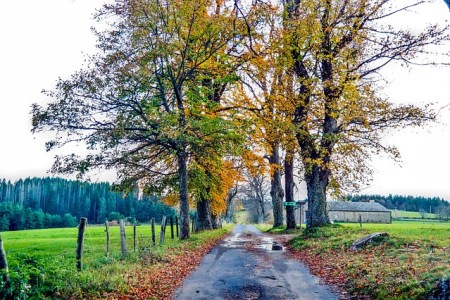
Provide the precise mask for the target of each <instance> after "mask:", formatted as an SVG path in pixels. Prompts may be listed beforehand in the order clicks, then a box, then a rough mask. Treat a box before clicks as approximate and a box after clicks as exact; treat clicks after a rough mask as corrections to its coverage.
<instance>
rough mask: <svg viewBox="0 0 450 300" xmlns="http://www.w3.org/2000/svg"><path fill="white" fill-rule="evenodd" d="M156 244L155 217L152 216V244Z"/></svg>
mask: <svg viewBox="0 0 450 300" xmlns="http://www.w3.org/2000/svg"><path fill="white" fill-rule="evenodd" d="M155 245H156V233H155V218H152V246H155Z"/></svg>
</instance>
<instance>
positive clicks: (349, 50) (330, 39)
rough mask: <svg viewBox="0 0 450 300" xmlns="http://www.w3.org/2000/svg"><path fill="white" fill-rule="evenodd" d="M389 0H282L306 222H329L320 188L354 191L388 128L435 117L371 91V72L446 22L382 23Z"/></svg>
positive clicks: (441, 31) (423, 47)
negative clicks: (305, 191) (416, 26)
mask: <svg viewBox="0 0 450 300" xmlns="http://www.w3.org/2000/svg"><path fill="white" fill-rule="evenodd" d="M426 2H428V1H417V2H412V3H410V4H406V5H405V6H399V5H401V4H398V1H393V0H364V1H359V0H343V1H341V0H313V1H299V0H285V1H283V3H284V5H285V6H284V8H285V13H284V17H285V19H286V21H285V24H286V27H285V28H286V32H285V35H284V38H285V39H286V41H285V44H286V45H289V47H287V48H286V50H287V51H286V52H285V55H286V56H287V57H289V59H288V61H289V62H290V66H288V67H289V68H290V69H291V70H292V72H293V73H294V74H295V76H296V86H295V92H296V97H295V98H296V101H295V111H294V123H295V127H296V128H295V130H296V131H295V133H296V138H297V140H298V142H299V145H300V153H299V154H300V157H301V160H302V163H303V167H304V170H305V171H304V178H305V181H306V184H307V189H308V212H309V215H308V220H307V221H308V226H310V227H315V226H320V225H324V224H327V223H328V222H329V219H328V215H327V211H326V194H327V191H330V190H331V189H334V190H335V191H339V190H340V189H342V188H354V189H358V188H359V186H360V184H361V182H362V183H364V181H365V180H367V178H368V177H369V176H368V175H370V169H369V168H368V166H367V160H368V159H369V158H370V157H371V156H372V155H373V154H378V153H380V152H387V153H388V154H390V155H392V157H394V158H397V157H398V155H399V154H398V151H397V149H396V148H395V147H392V146H387V145H384V144H383V141H382V139H381V134H382V133H383V132H385V131H386V130H388V129H392V128H400V127H404V126H411V125H413V126H414V125H418V126H420V125H423V124H424V122H426V121H428V120H431V119H433V118H434V117H435V115H434V114H433V113H432V112H431V111H429V110H428V109H427V107H425V108H419V107H416V106H413V105H395V104H394V103H393V102H391V101H389V100H388V99H383V98H382V97H380V96H379V94H378V93H377V92H378V91H377V84H376V82H375V81H374V78H375V76H377V75H379V74H378V71H379V70H380V69H381V68H383V67H384V66H386V65H388V64H389V63H391V62H394V61H399V62H402V63H404V64H406V65H408V64H410V63H412V62H413V61H414V59H415V58H417V56H418V54H423V53H426V51H427V46H430V45H436V44H440V43H442V42H443V41H447V40H448V27H445V28H439V27H438V26H436V25H429V26H428V27H426V28H423V30H421V31H419V32H418V31H414V32H413V31H412V30H408V29H404V28H402V29H395V28H394V27H393V26H389V25H386V24H388V22H389V19H392V18H395V17H396V16H397V15H399V14H400V13H402V12H403V11H405V10H408V9H411V8H414V7H418V6H419V5H421V4H423V3H426ZM327 189H328V190H327Z"/></svg>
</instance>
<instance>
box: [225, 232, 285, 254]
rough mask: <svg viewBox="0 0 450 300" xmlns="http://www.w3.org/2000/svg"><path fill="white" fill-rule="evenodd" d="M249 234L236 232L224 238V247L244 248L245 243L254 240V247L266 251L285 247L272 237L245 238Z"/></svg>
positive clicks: (280, 249)
mask: <svg viewBox="0 0 450 300" xmlns="http://www.w3.org/2000/svg"><path fill="white" fill-rule="evenodd" d="M248 236H251V235H250V234H244V235H242V234H240V233H238V234H236V235H234V236H231V237H228V238H226V239H225V240H224V241H225V243H224V245H223V246H224V247H228V248H244V247H245V245H246V244H247V243H253V242H256V245H255V248H257V249H262V250H266V251H284V250H285V247H283V246H282V245H281V244H279V243H277V242H274V240H273V238H270V237H263V238H257V240H253V239H249V238H246V237H248Z"/></svg>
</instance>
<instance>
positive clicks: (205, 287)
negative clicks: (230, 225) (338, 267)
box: [174, 225, 338, 300]
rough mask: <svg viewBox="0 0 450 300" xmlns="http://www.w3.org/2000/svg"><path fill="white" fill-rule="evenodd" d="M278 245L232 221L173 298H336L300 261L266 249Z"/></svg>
mask: <svg viewBox="0 0 450 300" xmlns="http://www.w3.org/2000/svg"><path fill="white" fill-rule="evenodd" d="M281 246H282V245H279V244H274V242H273V239H272V238H271V237H270V236H269V235H265V234H262V233H261V232H260V231H259V230H258V229H256V228H255V227H254V226H252V225H236V226H235V228H234V229H233V232H232V234H231V235H230V236H229V237H228V238H226V239H225V240H224V241H222V242H221V244H219V245H218V246H216V247H215V248H214V249H213V250H212V251H211V252H210V253H208V254H207V255H206V256H205V257H204V258H203V259H202V262H201V265H200V266H199V267H198V268H197V269H196V270H195V271H194V272H192V273H191V275H189V277H188V278H187V279H186V280H185V282H184V284H183V286H182V287H181V288H179V289H178V290H177V291H176V293H175V296H174V299H176V300H185V299H186V300H188V299H189V300H191V299H202V300H203V299H205V300H212V299H225V300H231V299H245V300H250V299H255V300H256V299H258V300H275V299H280V300H281V299H304V300H309V299H323V300H333V299H338V297H337V296H336V295H335V294H333V293H332V292H331V290H330V289H329V288H328V287H327V286H324V285H321V284H320V282H319V279H318V278H317V277H315V276H313V275H311V274H310V273H309V271H308V269H307V268H306V267H305V266H304V265H303V264H301V263H300V262H298V261H296V260H293V259H290V258H288V256H287V255H286V253H284V251H283V250H272V249H275V248H281Z"/></svg>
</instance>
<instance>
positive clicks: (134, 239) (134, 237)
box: [133, 224, 136, 252]
mask: <svg viewBox="0 0 450 300" xmlns="http://www.w3.org/2000/svg"><path fill="white" fill-rule="evenodd" d="M133 249H134V252H136V224H134V225H133Z"/></svg>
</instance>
